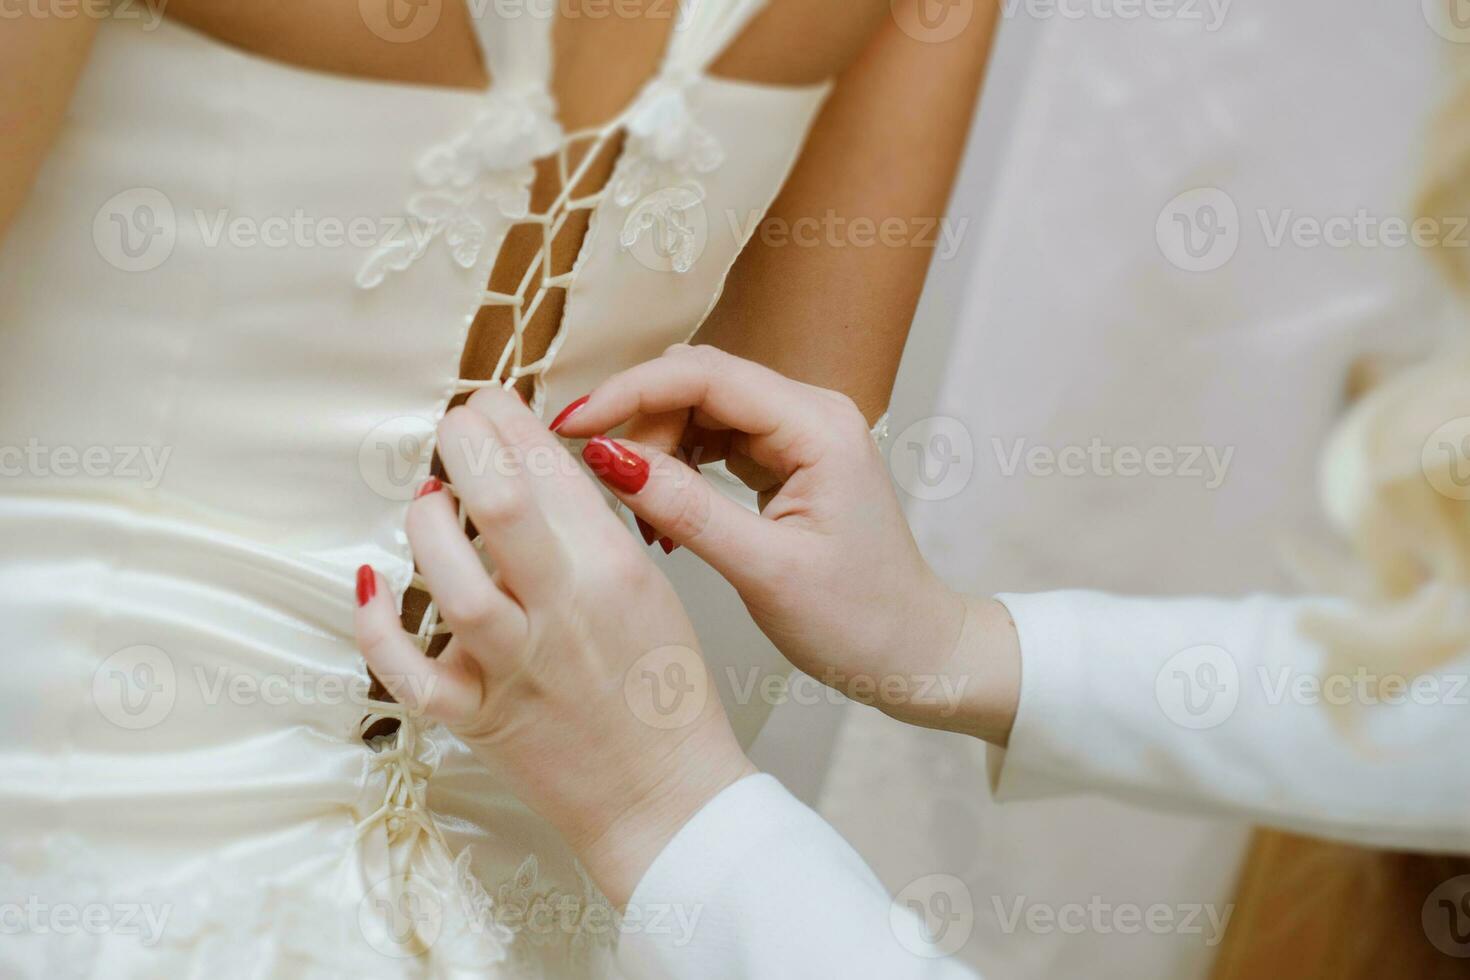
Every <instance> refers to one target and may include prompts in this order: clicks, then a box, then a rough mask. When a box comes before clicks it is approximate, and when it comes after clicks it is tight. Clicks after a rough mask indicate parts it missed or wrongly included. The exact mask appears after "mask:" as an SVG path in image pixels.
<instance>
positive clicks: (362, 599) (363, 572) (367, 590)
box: [357, 565, 378, 606]
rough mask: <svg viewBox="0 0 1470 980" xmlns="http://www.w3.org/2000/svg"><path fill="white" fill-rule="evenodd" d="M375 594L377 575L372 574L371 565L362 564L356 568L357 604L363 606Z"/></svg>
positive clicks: (376, 591)
mask: <svg viewBox="0 0 1470 980" xmlns="http://www.w3.org/2000/svg"><path fill="white" fill-rule="evenodd" d="M377 594H378V577H377V576H376V575H374V574H373V566H371V565H364V566H362V567H361V568H359V569H358V570H357V604H358V605H359V606H365V605H367V604H368V603H369V602H372V601H373V596H375V595H377Z"/></svg>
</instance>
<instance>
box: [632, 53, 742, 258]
mask: <svg viewBox="0 0 1470 980" xmlns="http://www.w3.org/2000/svg"><path fill="white" fill-rule="evenodd" d="M694 81H695V78H694V77H693V76H665V77H662V78H659V79H657V80H656V81H654V82H653V83H651V84H650V85H649V87H648V88H647V89H646V90H645V91H644V93H643V95H642V96H640V97H639V99H638V100H637V101H636V102H635V103H634V104H633V106H632V107H631V108H630V109H629V110H628V114H627V119H626V123H625V125H626V128H627V133H628V137H627V143H626V146H625V149H624V155H623V160H622V161H621V162H620V165H619V173H618V175H617V176H616V177H615V178H614V181H613V186H612V199H613V202H614V203H615V204H617V205H618V206H620V207H625V208H629V209H630V210H629V212H628V216H627V218H626V219H625V220H624V222H623V228H622V233H621V234H620V235H619V236H618V242H619V244H621V245H622V247H623V248H624V249H625V250H627V249H632V248H633V247H634V246H636V245H637V244H638V242H639V240H640V239H641V238H643V236H644V235H645V234H651V235H652V236H653V241H652V245H653V249H654V252H655V253H656V254H657V255H659V256H662V257H663V258H665V259H668V260H669V262H670V265H671V266H672V268H673V270H674V271H675V272H680V273H683V272H688V271H689V270H690V269H692V268H693V267H694V263H695V261H697V260H698V258H699V252H700V247H699V235H698V230H697V229H696V227H695V222H694V217H695V215H696V213H697V212H698V211H699V209H700V208H701V207H702V205H703V203H704V198H705V194H704V185H703V184H702V183H701V182H700V180H699V178H700V177H701V176H702V175H705V174H709V173H713V172H714V171H715V170H717V169H719V167H720V165H721V164H723V163H724V162H725V149H724V147H723V146H721V145H720V141H719V140H718V139H717V138H716V137H715V135H714V134H713V133H711V132H710V131H709V130H708V129H706V128H705V127H703V126H701V125H700V124H699V122H698V120H697V119H696V117H695V114H694V111H693V109H692V108H691V107H690V104H689V97H688V91H689V88H690V86H691V85H692V84H693V83H694Z"/></svg>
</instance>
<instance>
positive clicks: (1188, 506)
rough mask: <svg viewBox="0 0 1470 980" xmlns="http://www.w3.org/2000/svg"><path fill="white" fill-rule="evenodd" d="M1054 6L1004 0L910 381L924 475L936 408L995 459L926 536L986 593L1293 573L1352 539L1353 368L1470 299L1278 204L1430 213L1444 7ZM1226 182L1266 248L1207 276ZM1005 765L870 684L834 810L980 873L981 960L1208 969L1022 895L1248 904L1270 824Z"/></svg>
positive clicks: (974, 955) (1402, 252) (903, 447)
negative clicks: (1343, 445)
mask: <svg viewBox="0 0 1470 980" xmlns="http://www.w3.org/2000/svg"><path fill="white" fill-rule="evenodd" d="M1036 6H1037V5H1027V4H1006V5H1004V8H1005V9H1006V10H1008V11H1009V12H1010V13H1009V14H1008V15H1007V18H1006V21H1005V23H1004V24H1003V25H1002V28H1001V32H1000V35H999V42H998V44H999V47H998V50H997V52H996V55H995V62H994V64H995V66H996V71H995V72H994V73H993V74H992V76H991V78H990V80H989V81H988V82H987V91H986V96H985V100H984V105H983V106H982V108H981V110H980V116H979V120H978V123H977V128H976V131H975V134H974V137H973V140H972V150H971V156H970V160H969V162H968V163H967V165H966V169H967V172H966V173H965V174H964V175H963V177H962V181H961V185H960V187H959V189H958V191H957V193H956V197H955V200H954V201H953V203H952V206H951V215H950V220H951V222H956V223H957V222H960V221H964V220H966V219H968V220H969V226H968V228H967V230H966V232H965V242H964V249H963V250H962V251H961V253H960V254H959V256H958V257H957V258H956V259H955V260H953V261H950V262H944V261H939V262H937V263H936V266H935V268H934V270H933V273H932V276H931V283H930V288H929V291H928V294H927V295H926V298H925V302H924V304H923V307H922V308H921V311H920V316H919V320H918V322H917V323H916V325H915V329H914V333H913V338H912V341H911V343H910V345H909V351H908V355H907V358H906V363H905V367H904V373H903V377H902V378H901V380H900V387H899V391H898V393H897V395H896V398H895V403H894V409H895V410H894V417H893V426H892V428H893V431H894V433H895V436H894V438H893V440H892V441H891V443H890V447H889V451H890V454H891V458H892V459H894V460H896V461H898V462H899V464H900V465H899V467H898V468H899V469H900V470H902V463H903V460H904V457H905V456H908V457H912V454H913V453H914V452H915V451H916V450H915V449H914V448H913V447H914V445H915V444H918V445H919V447H920V449H919V450H918V451H921V452H922V451H924V447H925V446H926V445H927V446H931V447H932V448H935V449H938V448H940V447H939V446H938V445H935V444H933V443H931V442H930V440H929V435H930V434H931V433H932V432H933V431H936V430H933V429H930V430H920V431H919V432H918V433H917V434H915V433H913V432H906V431H905V430H906V429H907V427H908V426H910V425H911V424H912V423H914V422H916V421H918V420H919V419H922V418H924V417H926V416H943V417H946V418H949V419H953V420H956V422H957V423H958V427H953V426H951V427H950V428H949V429H947V430H945V431H946V432H947V433H948V434H950V435H956V434H957V433H963V434H964V435H966V436H967V437H968V439H969V445H968V446H965V445H963V444H962V443H952V444H954V445H959V446H960V448H959V449H958V450H957V451H956V454H957V455H960V456H962V457H963V460H965V461H968V464H969V465H970V466H971V467H972V469H971V471H970V473H969V475H968V477H967V478H966V477H965V474H964V472H963V468H962V467H956V469H955V471H954V472H955V473H956V474H957V475H954V476H953V477H952V478H951V479H952V481H953V482H952V483H950V484H948V485H943V484H941V485H940V493H941V494H943V493H946V492H947V493H949V496H946V497H945V498H944V499H940V500H929V499H920V498H919V497H915V496H912V495H911V496H910V500H909V512H910V516H911V519H912V522H913V525H914V527H915V529H916V534H917V536H918V538H919V541H920V544H921V546H922V547H923V549H924V551H925V553H926V554H927V555H928V556H929V558H930V560H931V561H932V562H933V564H934V565H935V567H936V569H937V570H938V571H939V573H940V574H941V575H942V576H943V577H944V578H945V579H946V580H947V581H949V582H950V583H951V584H953V585H954V586H956V587H957V588H962V589H964V590H966V591H969V592H973V593H976V594H987V593H992V592H996V591H1001V590H1024V591H1042V590H1048V589H1061V588H1088V589H1103V590H1108V591H1112V592H1120V593H1134V594H1143V595H1149V594H1181V593H1182V594H1224V595H1240V594H1244V593H1247V592H1252V591H1261V590H1265V591H1282V592H1286V591H1289V590H1290V589H1291V588H1292V585H1293V583H1292V581H1291V579H1290V578H1289V577H1288V576H1287V575H1286V574H1285V573H1284V572H1283V563H1282V561H1281V554H1280V551H1281V546H1282V545H1283V544H1285V543H1287V542H1289V541H1290V540H1291V539H1292V538H1294V537H1297V536H1308V537H1311V536H1314V535H1316V534H1318V533H1323V532H1322V530H1321V529H1322V527H1323V522H1322V521H1321V520H1320V517H1319V514H1320V508H1319V504H1318V501H1317V496H1316V486H1315V482H1316V472H1315V470H1316V465H1317V460H1318V456H1319V451H1320V449H1321V448H1322V445H1323V442H1324V440H1325V438H1326V435H1327V433H1328V432H1329V431H1330V428H1331V426H1332V424H1333V423H1334V421H1335V420H1336V418H1337V417H1338V416H1339V413H1340V411H1341V407H1342V404H1343V399H1342V388H1343V382H1344V378H1345V375H1346V373H1347V370H1348V366H1349V365H1350V364H1351V363H1352V362H1353V360H1354V359H1355V358H1357V357H1358V356H1359V355H1361V354H1363V353H1365V352H1373V351H1384V350H1403V351H1411V352H1417V351H1421V350H1424V349H1426V348H1427V347H1428V346H1429V343H1428V338H1430V337H1432V336H1435V335H1436V334H1437V333H1438V332H1440V331H1441V330H1443V329H1444V328H1445V327H1447V326H1457V325H1459V324H1461V323H1462V322H1463V317H1462V315H1461V312H1460V310H1459V309H1458V308H1457V307H1456V306H1455V303H1454V300H1453V299H1452V298H1451V297H1450V296H1449V295H1448V293H1447V291H1446V290H1445V289H1444V288H1443V287H1442V286H1441V284H1440V282H1439V281H1438V279H1437V278H1436V276H1435V274H1434V272H1433V270H1432V269H1431V268H1430V267H1429V263H1428V262H1427V261H1426V260H1425V258H1424V256H1423V255H1422V254H1421V253H1419V252H1418V251H1417V250H1416V249H1414V248H1412V247H1409V248H1392V247H1381V246H1374V245H1373V244H1372V243H1371V242H1368V243H1364V244H1355V245H1352V246H1350V247H1346V248H1332V247H1326V246H1322V247H1317V248H1299V247H1296V246H1294V245H1292V244H1291V243H1290V240H1288V241H1287V243H1286V244H1284V245H1282V246H1280V247H1271V245H1270V244H1269V242H1268V240H1267V237H1266V234H1265V232H1263V230H1262V227H1261V219H1260V215H1259V213H1258V212H1260V211H1261V210H1264V212H1265V214H1266V217H1267V219H1268V226H1269V227H1271V228H1273V229H1274V228H1275V227H1276V226H1277V224H1278V223H1279V222H1280V220H1281V218H1282V216H1283V215H1284V214H1287V212H1288V209H1289V211H1290V216H1291V217H1293V218H1299V217H1302V216H1307V217H1309V218H1317V219H1326V218H1330V217H1347V218H1352V217H1354V216H1355V215H1357V214H1358V212H1359V211H1360V210H1363V211H1365V212H1366V213H1367V214H1369V215H1373V216H1377V217H1379V218H1382V217H1388V216H1400V217H1404V218H1411V217H1412V216H1413V211H1412V202H1413V199H1414V196H1415V194H1416V192H1417V190H1418V187H1419V180H1420V171H1421V167H1422V161H1423V156H1424V147H1425V139H1426V132H1427V128H1428V125H1429V121H1430V117H1431V114H1432V113H1433V111H1434V110H1435V108H1436V107H1437V105H1438V104H1439V102H1440V101H1441V100H1442V99H1443V98H1444V97H1446V96H1447V95H1448V94H1449V91H1450V81H1449V75H1448V63H1447V59H1448V56H1449V53H1450V50H1451V49H1452V48H1453V45H1451V44H1449V43H1448V42H1446V41H1444V40H1443V39H1441V38H1440V36H1439V35H1437V34H1435V33H1434V32H1433V31H1432V30H1430V28H1429V27H1428V25H1427V24H1426V22H1425V20H1424V18H1423V16H1422V13H1421V5H1419V4H1407V5H1405V4H1373V3H1367V2H1352V3H1346V4H1344V3H1335V2H1330V0H1301V2H1295V3H1289V4H1283V3H1274V2H1271V0H1235V2H1234V3H1232V4H1230V5H1229V6H1228V9H1227V10H1226V12H1225V17H1224V20H1223V23H1222V24H1221V25H1220V26H1219V29H1218V30H1214V31H1209V30H1207V29H1206V23H1205V22H1201V21H1191V20H1184V19H1177V18H1176V19H1172V20H1169V19H1166V20H1154V19H1149V18H1148V17H1147V16H1138V17H1135V18H1132V19H1125V18H1122V17H1113V18H1110V19H1107V18H1103V17H1099V16H1096V15H1094V14H1092V13H1090V11H1093V10H1094V9H1097V8H1098V7H1099V5H1092V4H1073V5H1070V6H1068V5H1058V8H1061V7H1063V6H1067V7H1068V9H1072V10H1076V9H1081V10H1084V11H1088V12H1089V13H1087V14H1086V15H1084V16H1082V17H1081V18H1080V19H1079V18H1076V17H1070V16H1063V14H1062V13H1061V12H1060V10H1059V12H1057V13H1056V14H1055V15H1054V16H1052V17H1051V18H1050V19H1043V20H1037V19H1034V18H1031V17H1029V16H1028V14H1027V11H1028V10H1031V9H1036ZM1100 6H1101V8H1104V9H1106V8H1108V7H1109V4H1107V3H1103V4H1101V5H1100ZM1190 6H1191V7H1192V9H1195V10H1198V11H1202V12H1204V16H1205V17H1206V20H1208V17H1209V15H1208V8H1207V5H1203V4H1201V5H1190ZM1179 8H1180V9H1181V10H1182V9H1183V8H1184V5H1182V4H1181V5H1179ZM1134 9H1138V8H1136V7H1135V8H1134ZM1007 119H1008V120H1009V121H1008V123H1006V124H1005V125H999V126H998V125H994V123H996V121H997V120H1000V121H1002V122H1005V120H1007ZM1211 186H1213V187H1217V188H1219V189H1222V190H1224V191H1225V192H1227V193H1228V194H1229V195H1230V197H1231V198H1232V199H1233V201H1234V203H1235V205H1236V207H1237V210H1238V212H1239V216H1240V225H1239V227H1240V232H1241V234H1240V241H1239V246H1238V250H1237V251H1236V253H1235V254H1234V256H1233V257H1232V258H1231V259H1230V260H1229V261H1228V262H1227V263H1226V264H1224V265H1223V267H1222V268H1220V269H1218V270H1217V271H1213V272H1188V271H1184V270H1182V269H1180V268H1177V267H1176V266H1174V265H1172V264H1171V263H1170V262H1169V261H1168V260H1167V259H1166V257H1165V255H1164V253H1163V251H1162V250H1161V248H1160V245H1159V243H1158V241H1157V239H1156V224H1157V222H1158V219H1159V216H1160V214H1161V212H1162V211H1163V210H1164V208H1165V205H1166V204H1168V203H1169V202H1170V201H1171V199H1173V198H1175V197H1176V196H1177V195H1180V194H1181V193H1183V192H1186V191H1189V190H1191V189H1194V188H1200V187H1211ZM1166 223H1167V221H1166ZM1166 241H1167V239H1166ZM951 333H952V335H953V339H952V342H948V343H947V342H946V339H947V335H949V334H951ZM936 378H938V379H939V380H938V382H937V384H936V382H935V379H936ZM992 440H999V443H998V447H999V448H997V443H995V442H993V441H992ZM1018 440H1024V443H1022V444H1021V446H1022V450H1023V451H1029V450H1031V449H1034V448H1035V447H1038V446H1039V447H1045V448H1048V449H1050V450H1053V451H1060V450H1063V449H1066V448H1067V447H1081V448H1083V449H1088V448H1089V447H1090V446H1091V445H1092V444H1093V441H1094V440H1097V441H1098V443H1099V444H1100V445H1102V446H1103V447H1104V448H1107V447H1112V448H1117V447H1123V446H1133V447H1138V448H1140V449H1148V448H1150V447H1155V446H1160V447H1166V448H1169V449H1170V450H1172V451H1177V453H1176V454H1175V455H1173V456H1172V457H1171V459H1172V460H1173V461H1174V462H1173V465H1174V466H1175V467H1176V470H1177V472H1178V475H1177V476H1173V477H1167V478H1147V477H1143V478H1129V477H1120V476H1110V475H1106V474H1105V473H1102V472H1098V471H1096V470H1093V471H1088V472H1085V473H1084V474H1083V475H1080V476H1063V475H1051V476H1046V475H1041V472H1040V471H1038V472H1034V473H1028V472H1027V469H1026V467H1025V464H1024V461H1023V462H1022V463H1021V465H1020V466H1019V467H1018V468H1017V469H1015V470H1014V471H1013V472H1012V475H1007V468H1008V467H1009V465H1010V459H1011V454H1012V453H1014V451H1015V449H1016V447H1017V444H1018ZM1191 447H1201V448H1209V447H1213V448H1214V449H1215V451H1216V453H1217V456H1218V457H1219V458H1222V459H1223V454H1224V453H1226V452H1227V451H1229V452H1231V453H1232V454H1231V456H1230V459H1229V464H1228V468H1226V469H1225V472H1224V475H1223V481H1222V482H1219V484H1218V485H1212V483H1213V481H1212V479H1211V477H1210V473H1211V469H1210V466H1209V463H1208V461H1207V460H1203V459H1197V460H1195V463H1194V465H1193V466H1187V465H1186V464H1188V463H1189V460H1188V458H1187V455H1188V453H1190V452H1192V448H1191ZM927 461H928V462H929V464H930V465H931V467H932V469H931V474H937V473H939V470H938V462H937V460H936V459H935V458H934V457H933V456H929V457H927ZM1191 473H1198V474H1199V475H1189V474H1191ZM900 482H901V483H902V482H903V481H900ZM909 489H913V488H912V486H910V487H909ZM930 495H931V496H932V495H933V494H930ZM984 769H985V758H984V752H983V750H982V749H981V747H979V746H977V745H966V744H964V743H962V742H957V741H955V740H952V739H946V738H944V737H943V736H941V735H936V734H933V733H927V732H921V731H916V730H912V729H905V728H903V727H902V726H899V725H897V724H896V723H893V722H891V721H889V720H888V719H886V718H885V717H883V716H882V715H880V714H878V713H877V712H875V711H870V710H867V709H862V708H854V709H852V710H851V711H850V712H849V718H848V720H847V727H846V729H845V731H844V733H843V736H842V739H841V740H840V742H839V746H838V750H837V752H836V757H835V760H834V762H833V764H832V767H831V774H830V776H829V777H828V780H827V786H826V789H825V792H824V795H823V797H822V801H821V806H820V808H819V809H820V811H821V812H822V813H823V814H824V815H825V816H826V817H827V818H828V819H830V820H831V821H832V822H833V823H834V824H835V825H836V827H837V828H838V829H839V830H840V831H842V833H843V834H844V835H845V836H846V837H847V839H848V840H850V841H852V843H853V845H854V847H855V848H856V849H857V851H858V852H859V853H861V854H863V856H864V857H865V858H866V859H867V860H868V861H869V862H870V863H871V864H872V866H873V868H874V870H875V871H876V872H877V873H878V875H879V876H880V878H881V879H882V880H883V882H884V883H885V885H886V886H887V887H888V888H889V889H890V890H891V891H898V890H900V889H903V888H904V887H905V886H906V885H908V884H909V883H910V882H913V881H916V880H918V879H921V878H923V877H924V876H927V875H931V874H936V873H943V874H949V875H953V876H956V877H958V878H960V879H961V880H962V881H963V882H964V883H965V885H966V887H967V888H968V889H969V890H970V892H971V893H972V894H973V896H974V902H975V907H976V914H977V921H976V925H975V931H974V936H973V937H972V938H971V940H970V943H969V944H968V946H967V948H966V955H967V956H968V957H969V958H970V960H971V962H973V963H974V964H976V965H978V966H981V967H983V968H985V972H987V973H989V974H991V975H994V976H1004V977H1007V978H1021V980H1028V978H1038V980H1039V978H1053V977H1062V976H1089V977H1099V978H1108V977H1119V978H1130V980H1131V978H1133V977H1139V976H1147V977H1164V976H1167V977H1174V978H1189V977H1199V976H1203V975H1205V974H1206V973H1207V971H1208V969H1209V967H1210V964H1211V962H1212V958H1213V955H1214V947H1213V946H1210V945H1207V944H1206V943H1205V942H1204V941H1203V939H1202V937H1201V936H1199V935H1187V934H1180V933H1177V932H1175V933H1169V934H1166V935H1155V934H1151V933H1148V932H1141V933H1138V934H1132V935H1129V934H1124V933H1122V932H1120V931H1116V930H1112V931H1099V930H1096V929H1092V928H1088V929H1085V930H1083V931H1081V932H1072V933H1069V932H1064V931H1063V930H1061V929H1059V928H1052V929H1050V930H1041V931H1038V930H1030V929H1027V928H1026V926H1025V924H1024V922H1023V923H1022V924H1021V925H1020V926H1018V927H1008V926H1007V924H1006V922H1005V921H1003V918H1002V916H999V915H997V914H996V911H995V910H996V908H997V907H999V908H1001V909H1003V910H1005V911H1006V913H1007V915H1009V910H1010V909H1011V908H1012V907H1013V906H1014V904H1015V903H1016V902H1017V901H1022V902H1023V903H1024V905H1025V906H1026V907H1028V908H1029V907H1031V906H1033V905H1039V906H1045V907H1048V908H1053V909H1056V908H1060V907H1063V906H1065V905H1067V904H1068V903H1082V904H1084V905H1085V904H1086V903H1088V902H1089V901H1091V900H1092V899H1093V898H1094V897H1097V898H1098V899H1099V900H1100V901H1102V902H1107V903H1110V904H1111V905H1113V906H1115V907H1117V906H1121V905H1124V904H1129V903H1131V904H1134V905H1138V906H1141V907H1147V906H1148V905H1150V904H1153V903H1165V904H1167V905H1170V906H1179V905H1184V904H1189V903H1210V902H1214V903H1220V902H1228V901H1229V899H1230V897H1231V895H1232V893H1233V887H1234V876H1235V872H1236V869H1237V867H1238V864H1239V859H1240V857H1241V854H1242V844H1243V841H1244V840H1245V837H1246V834H1247V828H1246V826H1245V825H1244V824H1242V823H1233V822H1219V821H1207V820H1201V819H1194V818H1184V817H1177V816H1164V815H1159V814H1153V813H1145V812H1143V811H1141V810H1139V809H1136V808H1133V807H1128V806H1124V805H1121V804H1117V803H1113V802H1110V801H1106V800H1101V799H1096V798H1088V799H1053V800H1044V801H1037V802H1026V803H1014V804H1009V805H1006V806H1003V807H997V806H996V805H995V804H994V803H993V802H992V801H991V800H989V799H987V798H986V797H985V795H984V794H976V793H971V792H970V791H969V787H971V786H974V785H977V784H978V783H977V781H979V780H981V779H983V778H984V776H983V773H984ZM1166 855H1167V856H1168V860H1165V859H1164V856H1166ZM997 902H998V903H999V905H998V906H997V904H996V903H997Z"/></svg>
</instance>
